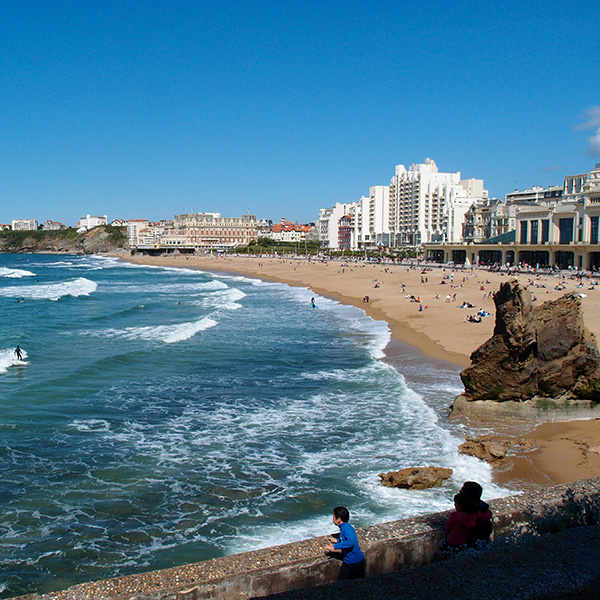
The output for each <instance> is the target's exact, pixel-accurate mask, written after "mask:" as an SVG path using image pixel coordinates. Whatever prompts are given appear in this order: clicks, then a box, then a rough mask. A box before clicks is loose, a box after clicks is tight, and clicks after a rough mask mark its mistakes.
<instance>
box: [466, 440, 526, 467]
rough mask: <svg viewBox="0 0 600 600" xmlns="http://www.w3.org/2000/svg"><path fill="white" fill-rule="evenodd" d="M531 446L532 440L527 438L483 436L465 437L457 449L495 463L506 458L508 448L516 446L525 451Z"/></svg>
mask: <svg viewBox="0 0 600 600" xmlns="http://www.w3.org/2000/svg"><path fill="white" fill-rule="evenodd" d="M533 447H534V444H533V442H532V441H531V440H527V439H519V438H509V439H493V438H490V437H484V438H480V439H474V438H466V440H465V441H464V442H463V443H462V444H461V445H460V446H459V447H458V451H459V452H460V453H461V454H467V455H469V456H475V457H477V458H480V459H481V460H485V461H486V462H489V463H497V462H500V461H502V460H504V459H505V458H506V454H507V452H508V450H511V449H515V448H516V449H518V450H520V451H524V450H525V451H526V450H531V449H532V448H533Z"/></svg>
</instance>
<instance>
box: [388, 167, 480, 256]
mask: <svg viewBox="0 0 600 600" xmlns="http://www.w3.org/2000/svg"><path fill="white" fill-rule="evenodd" d="M389 193H390V199H389V203H390V217H389V227H390V235H391V243H392V245H395V246H404V245H407V246H418V245H419V244H423V243H428V242H445V241H459V240H460V239H461V237H462V230H463V222H464V219H465V215H466V213H467V211H468V210H469V207H470V206H471V205H472V204H473V203H474V202H476V201H477V200H481V199H485V198H487V197H488V195H487V191H486V190H484V189H483V180H481V179H467V180H464V181H461V178H460V171H459V172H456V173H440V172H439V170H438V167H437V165H436V164H435V161H433V160H432V159H430V158H427V159H426V160H425V162H424V163H422V164H413V165H411V166H410V167H409V168H408V170H407V169H406V168H405V167H404V165H398V166H396V173H395V175H394V177H392V180H391V182H390V192H389Z"/></svg>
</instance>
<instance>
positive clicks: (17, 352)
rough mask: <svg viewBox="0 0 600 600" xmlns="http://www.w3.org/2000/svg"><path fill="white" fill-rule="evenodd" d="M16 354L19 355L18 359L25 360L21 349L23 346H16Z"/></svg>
mask: <svg viewBox="0 0 600 600" xmlns="http://www.w3.org/2000/svg"><path fill="white" fill-rule="evenodd" d="M15 356H16V357H17V360H23V351H22V350H21V346H17V347H16V348H15Z"/></svg>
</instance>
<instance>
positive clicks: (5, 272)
mask: <svg viewBox="0 0 600 600" xmlns="http://www.w3.org/2000/svg"><path fill="white" fill-rule="evenodd" d="M0 277H6V278H9V279H20V278H21V277H35V273H32V272H31V271H26V270H25V269H9V268H8V267H0Z"/></svg>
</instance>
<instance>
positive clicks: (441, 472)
mask: <svg viewBox="0 0 600 600" xmlns="http://www.w3.org/2000/svg"><path fill="white" fill-rule="evenodd" d="M451 475H452V469H447V468H445V467H407V468H406V469H401V470H400V471H390V472H388V473H379V477H380V478H381V484H382V485H385V486H387V487H398V488H405V489H413V490H424V489H427V488H430V487H439V486H440V485H442V483H443V482H444V481H446V479H448V478H449V477H450V476H451Z"/></svg>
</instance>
